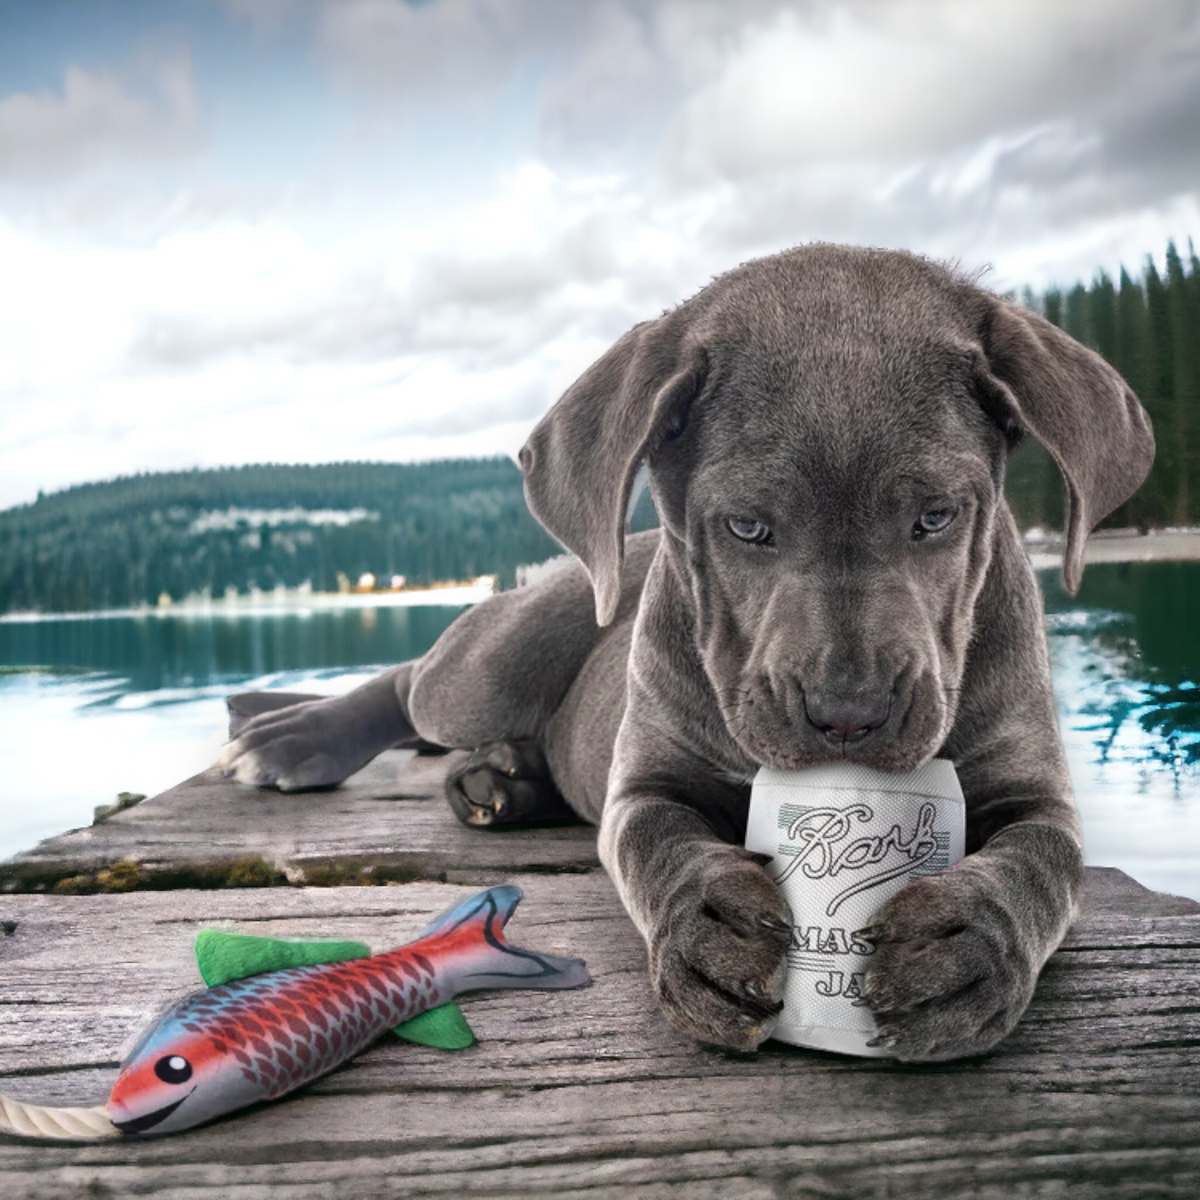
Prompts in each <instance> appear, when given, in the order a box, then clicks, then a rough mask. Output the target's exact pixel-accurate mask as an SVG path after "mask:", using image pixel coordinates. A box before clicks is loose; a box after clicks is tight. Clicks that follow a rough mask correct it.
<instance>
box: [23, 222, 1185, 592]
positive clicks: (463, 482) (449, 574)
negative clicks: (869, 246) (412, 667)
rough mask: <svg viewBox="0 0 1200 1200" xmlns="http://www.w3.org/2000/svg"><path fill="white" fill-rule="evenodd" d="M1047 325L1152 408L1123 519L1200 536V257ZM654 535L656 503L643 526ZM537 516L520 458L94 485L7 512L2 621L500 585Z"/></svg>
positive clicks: (539, 546) (1038, 301)
mask: <svg viewBox="0 0 1200 1200" xmlns="http://www.w3.org/2000/svg"><path fill="white" fill-rule="evenodd" d="M1022 301H1023V303H1025V304H1026V305H1027V306H1028V307H1030V308H1034V309H1036V310H1037V311H1040V312H1042V313H1043V314H1044V315H1045V316H1046V317H1047V318H1048V319H1049V320H1051V321H1053V322H1054V323H1055V324H1057V325H1059V326H1061V327H1062V328H1063V329H1065V330H1066V331H1067V332H1068V333H1070V334H1071V335H1072V336H1074V337H1076V338H1078V339H1079V340H1080V341H1082V342H1084V343H1085V344H1086V345H1088V346H1091V347H1092V348H1093V349H1095V350H1096V351H1098V352H1099V353H1100V354H1102V355H1103V356H1104V357H1105V358H1106V359H1108V361H1109V362H1111V363H1112V364H1113V365H1114V366H1115V367H1116V368H1117V369H1118V370H1119V371H1120V372H1121V373H1122V374H1123V375H1124V376H1125V378H1126V379H1128V380H1129V382H1130V383H1131V384H1132V386H1133V388H1134V390H1135V391H1136V392H1137V394H1138V396H1139V397H1140V398H1141V400H1142V402H1143V403H1144V404H1145V406H1146V408H1147V409H1148V410H1149V412H1150V415H1151V417H1152V419H1153V421H1154V427H1155V433H1156V437H1157V442H1158V452H1157V458H1156V461H1155V465H1154V470H1153V472H1152V473H1151V476H1150V478H1149V480H1148V481H1147V483H1146V484H1145V486H1143V488H1142V489H1141V491H1140V492H1139V493H1138V494H1137V495H1136V496H1134V497H1133V499H1132V500H1130V501H1129V502H1128V503H1126V504H1125V505H1123V506H1122V507H1121V508H1120V509H1119V510H1118V511H1117V512H1115V513H1114V514H1113V515H1112V516H1111V517H1110V518H1109V519H1108V520H1107V521H1106V522H1105V524H1106V525H1108V526H1110V527H1137V528H1138V529H1141V530H1147V529H1156V528H1164V527H1171V526H1196V525H1200V261H1198V260H1197V257H1196V254H1195V251H1194V249H1193V248H1192V247H1191V246H1189V253H1188V257H1187V258H1186V259H1184V258H1183V257H1182V256H1181V255H1180V254H1179V252H1178V251H1177V249H1176V247H1175V246H1174V244H1171V245H1169V246H1168V249H1167V254H1166V268H1165V271H1164V272H1159V270H1158V269H1157V267H1156V266H1155V264H1154V262H1153V261H1152V260H1147V263H1146V265H1145V267H1144V268H1143V271H1142V274H1141V277H1140V278H1139V279H1136V280H1135V279H1133V278H1132V277H1131V276H1130V275H1129V274H1128V272H1126V271H1124V270H1122V271H1121V274H1120V277H1119V279H1118V280H1116V281H1115V282H1114V281H1113V280H1112V279H1111V278H1110V277H1109V276H1107V275H1106V274H1105V273H1103V272H1100V273H1098V274H1097V275H1096V277H1095V278H1094V279H1093V281H1092V282H1091V284H1090V285H1084V284H1082V283H1080V284H1077V285H1076V286H1074V287H1072V288H1071V289H1070V290H1067V291H1061V290H1052V291H1049V292H1047V293H1045V294H1044V295H1042V296H1035V295H1033V294H1032V293H1030V292H1026V293H1025V295H1024V296H1023V297H1022ZM1007 490H1008V497H1009V501H1010V503H1011V504H1012V506H1013V509H1014V511H1015V512H1016V514H1017V519H1018V523H1019V524H1020V525H1021V527H1022V528H1023V529H1029V528H1031V527H1034V526H1036V527H1039V528H1044V529H1047V530H1058V529H1061V528H1062V519H1063V483H1062V480H1061V477H1060V476H1059V474H1058V470H1057V468H1056V467H1055V466H1054V463H1053V461H1052V460H1051V459H1050V456H1049V455H1048V454H1047V453H1046V452H1045V451H1044V450H1043V449H1042V448H1041V447H1040V446H1038V445H1037V444H1036V443H1035V442H1033V441H1032V439H1026V444H1025V445H1023V446H1021V448H1019V449H1018V450H1017V452H1016V454H1015V455H1014V456H1013V459H1012V461H1011V463H1010V465H1009V475H1008V489H1007ZM653 523H654V515H653V509H652V507H651V506H650V505H649V503H648V496H647V497H643V502H642V503H641V504H640V505H639V508H638V510H637V511H636V512H635V514H634V522H633V524H634V527H635V528H646V527H648V526H649V525H652V524H653ZM559 552H560V551H559V547H558V546H557V544H556V543H555V542H554V541H553V540H552V539H551V538H550V537H549V535H547V534H546V533H545V531H544V530H542V528H541V527H540V526H539V525H538V524H537V522H536V521H535V520H534V519H533V517H532V516H530V514H529V512H528V510H527V509H526V507H525V501H524V496H523V493H522V486H521V476H520V472H519V471H518V470H517V467H516V465H515V464H514V463H513V462H512V461H511V460H510V459H507V458H499V457H498V458H488V459H458V460H447V461H443V462H433V463H421V464H395V463H333V464H326V465H319V466H283V465H272V464H263V465H256V466H245V467H225V468H220V469H217V470H194V471H182V472H165V473H156V474H145V475H137V476H133V477H131V478H122V479H117V480H113V481H111V482H107V483H89V484H82V485H79V486H76V487H72V488H68V489H67V490H65V491H62V492H57V493H54V494H51V495H45V496H39V497H38V499H37V500H36V501H35V502H34V503H32V504H26V505H20V506H17V507H15V508H10V509H6V510H4V511H0V612H14V611H30V610H36V611H42V612H70V611H88V610H96V609H106V608H126V607H136V606H139V605H143V604H154V603H156V602H157V601H158V598H159V597H160V596H162V595H163V594H164V593H165V594H166V595H167V596H170V597H171V598H172V599H173V600H181V599H183V598H185V597H186V596H189V595H197V594H201V593H204V592H206V591H207V592H208V593H209V594H211V595H212V596H214V597H220V596H221V595H223V594H224V593H225V592H226V591H227V590H228V589H231V588H232V589H236V590H237V591H239V592H246V591H248V590H249V589H250V588H253V587H257V588H260V589H262V590H264V591H269V590H271V589H272V588H274V587H276V586H279V585H282V586H284V587H289V588H292V587H298V586H300V585H301V584H304V583H309V584H311V586H312V588H313V589H314V590H316V591H336V590H337V588H338V586H339V576H341V577H343V578H344V579H347V580H350V581H354V580H357V579H358V578H359V577H360V576H361V575H363V574H364V573H367V572H370V573H372V574H374V575H375V576H376V577H377V578H378V579H379V580H380V581H381V582H386V581H388V580H390V578H391V577H392V576H393V575H403V576H405V577H406V580H407V582H408V583H410V584H422V583H431V582H435V581H438V580H448V579H468V578H473V577H474V576H477V575H482V574H495V575H497V576H498V577H499V583H500V585H501V586H511V585H512V583H513V580H514V578H515V573H516V568H517V567H518V566H519V565H521V564H526V563H536V562H541V561H542V560H544V559H546V558H548V557H550V556H551V555H553V554H555V553H559Z"/></svg>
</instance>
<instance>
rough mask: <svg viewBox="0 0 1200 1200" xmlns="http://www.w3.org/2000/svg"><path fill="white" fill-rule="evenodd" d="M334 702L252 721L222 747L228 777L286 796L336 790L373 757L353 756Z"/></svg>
mask: <svg viewBox="0 0 1200 1200" xmlns="http://www.w3.org/2000/svg"><path fill="white" fill-rule="evenodd" d="M341 707H342V705H341V703H340V702H339V701H338V700H336V699H330V700H312V701H309V702H307V703H305V704H296V705H293V706H291V707H289V708H281V709H278V710H277V711H275V712H266V713H263V714H262V715H261V716H257V717H254V718H253V719H252V720H250V721H248V722H247V723H246V724H245V725H244V726H243V727H242V729H240V730H239V731H238V734H237V736H236V737H234V738H233V739H231V740H230V741H229V742H228V743H226V745H225V746H224V747H223V748H222V750H221V754H220V757H219V758H218V759H217V766H218V767H220V768H221V769H222V771H224V773H225V776H226V777H227V778H231V779H236V780H237V781H238V783H245V784H250V785H251V786H256V787H274V788H278V789H279V790H280V791H282V792H294V791H303V790H305V789H311V788H323V787H332V786H334V785H336V784H338V783H341V782H342V780H343V779H346V778H347V777H348V776H350V775H352V774H353V773H354V772H355V771H356V770H357V769H358V768H359V767H360V766H362V765H363V763H364V762H366V761H367V759H368V758H369V757H370V754H366V755H365V756H363V755H362V754H357V753H356V752H355V744H354V737H353V729H352V728H349V727H348V722H347V721H346V719H345V717H344V715H343V714H342V712H341Z"/></svg>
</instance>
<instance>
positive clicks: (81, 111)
mask: <svg viewBox="0 0 1200 1200" xmlns="http://www.w3.org/2000/svg"><path fill="white" fill-rule="evenodd" d="M138 82H139V83H140V85H141V86H139V87H134V86H132V85H131V84H130V82H129V81H128V80H124V79H121V78H119V77H118V76H117V75H115V74H113V73H111V72H107V71H89V70H85V69H84V68H83V67H78V66H69V67H67V68H66V71H65V72H64V75H63V84H62V88H61V90H59V91H49V90H44V91H39V92H17V93H14V94H12V95H9V96H6V97H5V98H4V99H2V100H0V181H3V182H10V181H25V180H35V181H38V180H54V179H64V178H68V177H71V176H73V175H76V174H78V173H79V172H80V171H84V170H87V169H90V168H93V167H97V166H102V165H104V164H108V163H112V162H124V161H139V160H146V159H161V158H171V157H176V156H179V155H187V154H192V153H194V152H195V151H196V150H197V149H199V148H200V146H201V145H202V144H203V123H202V121H201V118H200V109H199V103H198V100H197V96H196V88H195V83H194V80H193V78H192V67H191V61H190V59H189V58H188V56H187V55H185V54H181V55H178V56H175V57H172V58H167V59H164V60H162V61H160V62H158V63H156V64H155V65H154V67H153V69H152V70H151V71H150V72H149V73H148V75H147V77H146V78H145V79H144V80H139V81H138Z"/></svg>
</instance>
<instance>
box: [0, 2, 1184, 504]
mask: <svg viewBox="0 0 1200 1200" xmlns="http://www.w3.org/2000/svg"><path fill="white" fill-rule="evenodd" d="M140 11H145V12H152V11H153V12H157V11H159V10H158V9H157V7H156V6H146V8H145V9H144V10H140ZM215 11H216V13H217V14H218V16H217V18H216V20H217V21H218V22H224V29H223V31H222V29H221V28H217V29H216V30H215V31H214V29H213V28H206V30H205V31H203V36H200V35H199V34H197V35H196V36H194V37H193V38H192V41H191V53H192V54H193V55H195V56H196V62H197V69H196V70H197V77H198V78H200V79H201V80H203V81H204V85H205V90H204V103H203V104H202V103H201V99H200V98H199V96H198V94H197V88H196V85H195V83H194V82H193V77H192V67H191V60H190V59H189V58H188V57H187V56H186V55H179V54H175V55H173V56H172V57H169V58H168V59H165V60H163V65H161V66H160V67H158V68H155V69H153V70H150V69H149V68H147V67H146V66H145V64H146V63H147V62H150V61H151V60H150V59H148V58H147V57H146V54H145V52H143V53H142V56H141V57H137V55H136V54H134V55H133V57H131V58H130V59H129V60H128V61H131V62H135V63H138V64H141V65H140V66H138V67H136V68H126V69H123V70H121V71H105V70H102V69H96V70H83V69H82V68H80V67H78V66H74V67H70V68H69V69H67V72H66V74H65V75H61V74H60V73H61V71H62V70H63V66H62V64H61V63H58V64H57V65H56V66H55V67H54V73H53V74H47V75H46V78H48V79H49V78H53V79H55V80H56V81H57V79H59V78H62V79H63V80H64V82H63V85H62V87H61V89H59V88H57V87H56V88H55V89H53V90H50V91H42V92H32V91H31V92H27V93H22V94H21V95H19V96H9V97H7V98H5V99H0V183H3V184H4V185H5V186H4V187H3V190H2V191H0V262H2V263H3V265H4V275H5V287H4V288H0V503H5V502H12V501H14V500H18V499H25V498H28V497H29V496H31V495H32V493H33V491H34V490H35V489H36V487H45V486H58V485H62V484H64V483H68V482H71V481H74V480H78V479H85V478H98V477H104V476H110V475H112V474H115V473H117V472H118V471H131V470H138V469H151V468H166V467H175V466H186V465H190V464H192V463H205V464H215V463H220V462H243V461H256V460H262V459H276V460H284V461H286V460H289V459H290V460H294V461H304V460H313V459H333V458H355V457H365V458H380V457H390V458H427V457H437V456H439V455H445V454H458V453H468V452H470V453H488V452H495V451H496V450H497V449H501V450H504V451H513V450H515V449H516V448H517V447H518V446H519V445H520V443H521V441H522V440H523V439H524V436H525V434H526V433H527V432H528V429H529V427H530V425H532V423H533V422H534V421H535V420H536V419H537V417H538V416H539V415H540V414H541V412H542V411H544V410H545V408H546V407H548V405H549V404H550V403H551V402H552V401H553V400H554V399H555V398H556V397H557V396H558V395H559V394H561V392H562V391H563V390H564V389H565V388H566V387H567V386H568V385H569V384H570V383H571V381H572V380H573V379H574V378H576V377H577V376H578V374H579V373H580V372H581V371H582V370H583V369H585V368H586V366H587V365H588V364H589V363H590V362H591V361H593V360H594V359H595V358H596V357H597V356H598V355H599V354H600V353H602V352H603V350H604V349H605V348H606V347H607V346H608V345H609V344H611V342H612V341H613V340H614V339H615V338H616V337H617V336H618V335H619V334H620V333H621V332H623V331H624V330H625V329H626V328H628V327H629V326H630V325H632V324H633V323H634V322H636V321H638V320H643V319H645V318H647V317H653V316H655V315H657V314H658V313H659V312H660V311H662V310H663V309H664V308H666V307H669V306H672V305H674V304H675V303H677V302H678V301H680V300H681V299H683V298H684V297H686V296H688V295H690V294H692V293H693V292H695V290H696V289H697V288H698V287H700V286H701V285H703V284H704V283H705V282H706V281H707V280H708V279H709V278H710V277H711V276H712V275H714V274H716V273H718V272H720V271H722V270H724V269H726V268H728V267H730V266H732V265H734V264H736V263H737V262H739V261H742V260H744V259H746V258H748V257H751V256H754V255H759V254H767V253H772V252H774V251H776V250H779V249H782V248H784V247H786V246H789V245H793V244H796V243H799V242H804V241H811V240H818V239H823V240H834V241H848V242H857V243H869V244H877V245H891V246H906V247H909V248H911V249H915V250H918V251H920V252H923V253H927V254H931V255H934V256H937V257H944V258H949V259H957V260H960V261H961V262H962V264H963V265H964V266H966V267H968V268H974V267H980V266H984V265H986V264H988V263H990V264H992V266H993V268H994V269H993V271H992V273H991V274H990V275H989V276H988V282H990V283H991V284H992V285H993V286H997V287H1001V288H1007V287H1018V286H1020V285H1022V284H1024V283H1027V282H1028V283H1031V284H1033V285H1034V286H1035V287H1040V286H1043V285H1045V284H1047V283H1050V282H1060V283H1063V282H1066V283H1069V282H1071V281H1073V280H1074V279H1075V278H1079V277H1086V276H1089V275H1090V274H1091V273H1092V272H1093V271H1094V269H1095V268H1096V267H1097V266H1104V267H1106V268H1107V269H1108V270H1109V271H1110V272H1115V270H1116V269H1117V267H1118V266H1119V265H1120V263H1121V262H1122V261H1124V262H1126V263H1127V264H1128V265H1129V266H1130V267H1132V268H1136V267H1137V266H1138V265H1139V264H1140V262H1141V260H1142V257H1143V256H1144V254H1145V253H1146V252H1148V251H1149V252H1155V253H1161V251H1162V248H1163V245H1164V243H1165V240H1166V237H1167V236H1169V235H1174V236H1176V237H1177V238H1181V239H1186V237H1187V235H1188V234H1189V233H1193V232H1198V231H1200V188H1198V187H1197V183H1196V179H1195V173H1194V171H1195V169H1194V165H1193V164H1194V163H1195V162H1196V161H1197V160H1200V70H1198V69H1197V66H1198V64H1200V4H1198V3H1195V2H1187V0H1161V2H1160V3H1156V4H1154V5H1146V4H1144V3H1136V2H1135V3H1099V2H1096V0H1087V2H1086V3H1080V2H1077V0H1054V2H1053V3H1045V2H1044V0H1043V2H1041V3H1030V2H1029V0H972V3H970V4H964V3H954V2H951V0H890V2H889V3H888V4H886V5H884V4H878V3H873V2H868V0H803V2H801V0H739V2H738V3H737V4H731V3H728V2H727V0H653V2H650V0H572V3H569V4H566V3H554V2H552V0H534V2H529V0H432V2H431V3H424V4H416V3H410V4H406V3H401V2H399V0H337V2H335V3H324V2H318V0H313V2H312V3H310V4H307V3H306V4H286V3H285V4H270V5H267V6H265V7H264V6H263V5H262V0H227V3H226V4H225V5H224V7H223V8H219V9H215ZM181 20H182V21H183V25H182V26H181V28H183V29H184V36H186V34H187V25H186V19H184V18H181ZM193 32H194V31H193ZM222 37H236V38H238V39H240V40H239V43H238V53H239V55H240V57H236V56H235V58H230V57H228V55H226V56H225V57H219V61H218V56H220V55H221V53H222V50H225V51H228V49H229V47H227V46H225V45H224V43H223V42H222V41H221V38H222ZM178 40H179V39H175V40H171V41H169V43H168V42H166V41H164V40H163V39H162V38H159V39H158V40H155V39H153V38H151V39H150V40H149V41H146V42H145V43H144V44H145V45H162V44H171V45H177V44H178ZM139 44H142V43H139ZM247 47H248V48H247ZM131 53H132V52H131ZM205 55H208V56H209V57H207V58H205V57H204V56H205ZM235 60H236V66H231V65H230V64H231V63H232V62H235ZM251 67H252V68H253V70H251V69H250V68H251ZM223 72H224V74H223ZM234 75H236V78H234V77H233V76H234ZM223 88H225V89H227V90H222V89H223ZM206 106H207V107H206ZM210 110H211V111H210ZM6 139H7V140H6ZM189 155H190V156H191V157H188V156H189ZM162 163H166V164H167V166H168V168H169V169H168V170H148V169H147V166H148V165H150V166H153V165H155V164H162ZM97 168H103V169H97ZM30 184H32V186H28V185H30Z"/></svg>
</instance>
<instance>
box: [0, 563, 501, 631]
mask: <svg viewBox="0 0 1200 1200" xmlns="http://www.w3.org/2000/svg"><path fill="white" fill-rule="evenodd" d="M494 592H495V577H494V576H491V575H484V576H481V577H480V578H479V579H477V580H474V581H473V582H471V583H464V584H451V585H446V586H441V585H435V586H433V587H428V588H413V589H411V590H408V591H398V592H349V593H345V592H311V591H304V590H302V589H300V588H287V589H283V588H281V589H278V590H276V591H270V592H252V593H250V594H249V595H243V594H241V593H239V594H238V595H237V596H231V597H229V598H225V597H220V598H218V599H215V600H210V599H204V598H202V597H198V596H191V597H188V598H186V599H183V600H176V601H173V602H172V603H170V604H163V605H154V604H143V605H139V606H138V607H137V608H105V609H95V610H92V611H89V612H23V613H22V612H16V613H4V614H3V615H0V623H3V624H7V625H20V624H34V623H37V622H40V621H89V620H105V619H110V618H113V617H142V618H147V619H154V620H164V619H168V618H172V617H186V618H192V619H194V618H197V617H221V618H224V619H238V618H241V617H289V616H292V617H294V616H310V615H312V614H313V613H317V612H335V611H345V610H347V609H350V610H353V609H360V610H361V609H368V608H429V607H445V608H461V607H464V606H466V605H469V604H478V603H479V601H480V600H486V599H487V598H488V596H491V595H493V594H494Z"/></svg>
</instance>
